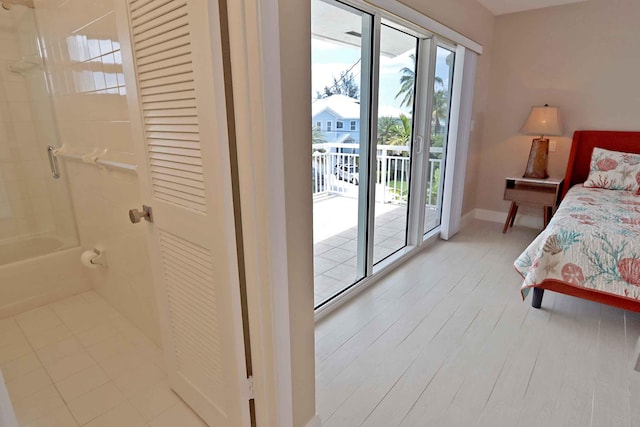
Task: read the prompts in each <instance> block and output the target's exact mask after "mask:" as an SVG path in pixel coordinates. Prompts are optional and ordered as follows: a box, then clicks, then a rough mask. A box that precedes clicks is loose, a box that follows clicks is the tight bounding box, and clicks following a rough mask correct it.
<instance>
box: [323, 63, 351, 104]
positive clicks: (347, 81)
mask: <svg viewBox="0 0 640 427" xmlns="http://www.w3.org/2000/svg"><path fill="white" fill-rule="evenodd" d="M331 95H346V96H348V97H349V98H353V99H358V97H359V96H360V88H359V87H358V82H357V81H356V78H355V76H354V75H353V73H352V72H351V71H349V70H345V71H341V72H340V77H338V78H336V76H333V82H332V83H331V86H325V87H324V88H323V89H322V90H321V91H316V99H323V98H328V97H330V96H331Z"/></svg>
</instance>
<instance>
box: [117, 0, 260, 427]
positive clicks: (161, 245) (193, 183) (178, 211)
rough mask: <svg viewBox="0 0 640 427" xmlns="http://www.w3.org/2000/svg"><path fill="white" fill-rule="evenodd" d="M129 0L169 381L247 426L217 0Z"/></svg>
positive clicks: (211, 413)
mask: <svg viewBox="0 0 640 427" xmlns="http://www.w3.org/2000/svg"><path fill="white" fill-rule="evenodd" d="M123 1H124V0H123ZM126 3H127V5H126V8H125V7H123V8H122V11H121V12H120V13H121V18H122V19H123V20H126V21H127V22H128V24H129V34H122V36H123V38H126V37H128V38H129V40H130V43H129V44H128V43H123V46H122V51H123V63H124V68H125V74H126V80H127V96H128V98H129V106H130V110H131V114H132V125H133V127H134V131H135V130H137V132H136V134H137V135H139V137H138V138H136V140H137V143H138V145H137V148H136V149H137V151H138V152H139V156H138V158H139V169H138V170H139V174H140V182H141V184H140V185H141V189H142V195H143V201H144V203H145V204H147V205H150V206H151V207H152V209H153V223H152V224H150V223H148V222H145V221H143V223H144V226H146V227H147V228H148V234H149V242H150V245H149V246H150V248H151V258H152V259H151V262H152V267H153V270H154V280H155V287H156V294H157V301H158V311H159V313H160V320H161V322H162V330H163V341H164V343H163V344H164V349H165V353H166V359H167V364H168V374H169V380H170V383H171V386H172V387H173V388H174V390H175V391H176V392H177V393H178V394H179V395H180V396H181V397H182V398H183V399H184V400H185V402H187V403H188V404H189V405H190V406H191V407H192V408H193V409H194V410H195V411H196V412H197V413H198V414H199V415H200V416H201V417H202V418H203V419H204V420H205V421H206V422H207V423H208V424H209V425H211V426H216V427H218V426H220V427H222V426H234V427H235V426H246V425H249V423H250V418H249V401H248V394H247V387H246V385H247V379H246V378H247V375H246V364H245V353H244V341H243V329H242V314H241V313H242V312H241V302H240V288H239V278H238V265H237V253H236V240H235V227H234V217H233V215H234V212H233V200H232V188H231V173H230V160H229V146H228V137H227V127H226V126H227V122H226V112H225V98H224V86H223V85H224V79H223V71H222V58H221V56H220V52H221V42H220V28H219V18H218V9H217V3H216V1H214V0H208V1H204V0H126ZM125 9H126V11H125ZM121 33H122V31H121ZM125 45H126V46H125ZM136 114H137V115H138V116H137V118H136V117H135V116H136ZM138 226H142V225H138Z"/></svg>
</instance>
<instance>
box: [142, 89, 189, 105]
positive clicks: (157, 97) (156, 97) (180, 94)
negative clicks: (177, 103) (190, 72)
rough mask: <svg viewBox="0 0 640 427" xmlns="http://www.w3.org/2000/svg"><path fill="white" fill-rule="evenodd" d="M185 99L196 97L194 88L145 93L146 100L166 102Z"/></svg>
mask: <svg viewBox="0 0 640 427" xmlns="http://www.w3.org/2000/svg"><path fill="white" fill-rule="evenodd" d="M185 99H196V94H195V90H182V91H176V92H167V93H158V94H150V95H145V100H146V102H167V101H174V100H185Z"/></svg>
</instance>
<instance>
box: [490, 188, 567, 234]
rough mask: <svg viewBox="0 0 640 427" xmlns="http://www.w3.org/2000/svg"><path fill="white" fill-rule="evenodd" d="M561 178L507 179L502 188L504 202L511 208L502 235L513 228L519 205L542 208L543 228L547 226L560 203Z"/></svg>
mask: <svg viewBox="0 0 640 427" xmlns="http://www.w3.org/2000/svg"><path fill="white" fill-rule="evenodd" d="M563 181H564V179H563V178H554V177H550V178H547V179H536V178H507V179H506V180H505V186H504V200H511V208H510V209H509V215H507V222H505V223H504V228H503V229H502V232H503V233H506V232H507V229H508V228H509V227H513V222H514V221H515V219H516V213H517V212H518V205H519V204H521V203H524V204H530V205H538V206H542V208H543V209H544V226H545V227H546V226H547V224H549V220H550V219H551V215H553V210H554V209H555V208H556V207H557V206H558V203H559V202H560V191H561V190H562V183H563Z"/></svg>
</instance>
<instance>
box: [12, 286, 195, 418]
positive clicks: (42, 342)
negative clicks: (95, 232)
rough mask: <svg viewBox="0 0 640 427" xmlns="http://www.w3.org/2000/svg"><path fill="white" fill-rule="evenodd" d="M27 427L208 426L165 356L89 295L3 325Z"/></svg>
mask: <svg viewBox="0 0 640 427" xmlns="http://www.w3.org/2000/svg"><path fill="white" fill-rule="evenodd" d="M0 369H1V370H2V373H3V375H4V377H5V381H6V384H7V389H8V391H9V395H10V397H11V401H12V403H13V407H14V410H15V413H16V416H17V418H18V422H19V424H20V425H21V426H29V427H36V426H38V427H44V426H46V427H67V426H88V427H107V426H109V427H110V426H118V427H138V426H146V427H170V426H171V427H174V426H180V427H191V426H205V425H206V424H205V423H203V422H202V420H200V418H198V417H197V416H196V415H195V414H194V413H193V412H192V411H191V409H190V408H189V407H188V406H187V405H186V404H185V403H184V402H183V401H182V400H181V399H180V398H179V397H178V396H177V395H176V394H174V393H173V392H172V391H171V389H170V388H169V385H168V381H167V376H166V371H165V368H164V362H163V357H162V351H161V350H160V349H159V348H158V347H157V346H156V345H155V344H154V343H153V342H152V341H151V340H149V339H148V338H147V337H146V336H145V335H144V334H143V333H142V332H141V331H140V330H139V329H138V328H136V327H135V326H133V324H131V322H129V321H128V320H127V319H125V318H124V317H123V316H122V315H121V314H120V313H118V312H117V311H116V310H115V309H113V308H112V307H111V306H110V305H109V304H108V303H106V302H105V301H104V300H103V299H102V298H101V297H100V296H99V295H98V294H97V293H95V292H93V291H90V292H86V293H82V294H78V295H75V296H72V297H69V298H65V299H63V300H60V301H57V302H55V303H53V304H49V305H47V306H44V307H40V308H38V309H35V310H32V311H29V312H26V313H22V314H19V315H17V316H14V317H10V318H5V319H0Z"/></svg>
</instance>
